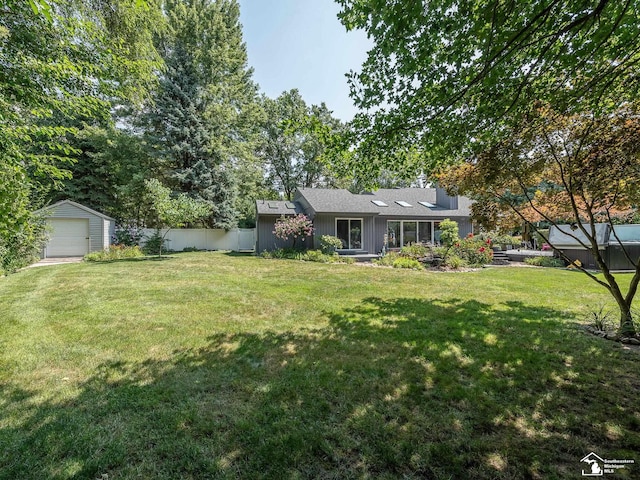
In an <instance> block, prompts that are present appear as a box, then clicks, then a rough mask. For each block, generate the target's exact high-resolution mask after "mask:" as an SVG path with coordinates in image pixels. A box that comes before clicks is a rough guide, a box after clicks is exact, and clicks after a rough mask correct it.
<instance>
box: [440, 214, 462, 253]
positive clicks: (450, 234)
mask: <svg viewBox="0 0 640 480" xmlns="http://www.w3.org/2000/svg"><path fill="white" fill-rule="evenodd" d="M439 228H440V231H441V233H440V242H441V243H442V244H443V245H444V246H446V247H450V246H451V245H453V244H454V243H455V242H457V241H458V239H459V238H460V237H459V236H458V222H455V221H453V220H451V219H449V218H445V219H444V220H443V221H442V222H440V227H439Z"/></svg>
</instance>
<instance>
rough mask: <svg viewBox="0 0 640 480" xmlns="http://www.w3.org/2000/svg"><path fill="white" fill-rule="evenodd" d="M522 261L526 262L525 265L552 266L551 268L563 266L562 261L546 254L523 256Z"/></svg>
mask: <svg viewBox="0 0 640 480" xmlns="http://www.w3.org/2000/svg"><path fill="white" fill-rule="evenodd" d="M524 263H526V264H527V265H534V266H536V267H552V268H558V267H564V262H563V261H562V260H560V259H559V258H553V257H546V256H545V257H530V258H525V259H524Z"/></svg>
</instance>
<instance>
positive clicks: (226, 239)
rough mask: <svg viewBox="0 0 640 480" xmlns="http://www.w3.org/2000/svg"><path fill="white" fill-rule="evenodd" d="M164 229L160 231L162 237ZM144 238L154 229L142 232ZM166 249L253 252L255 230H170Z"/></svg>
mask: <svg viewBox="0 0 640 480" xmlns="http://www.w3.org/2000/svg"><path fill="white" fill-rule="evenodd" d="M165 232H167V230H166V229H161V230H160V234H161V235H164V234H165ZM143 233H144V234H145V235H146V236H151V235H153V234H154V233H155V230H154V229H150V228H146V229H144V230H143ZM165 240H166V243H165V246H166V248H169V249H171V250H175V251H177V252H179V251H181V250H184V249H185V248H193V247H195V248H197V249H198V250H233V251H234V252H242V251H253V250H254V249H255V245H256V230H255V228H234V229H232V230H229V231H226V230H222V229H212V228H181V229H178V228H176V229H171V230H169V232H168V233H167V235H166V237H165Z"/></svg>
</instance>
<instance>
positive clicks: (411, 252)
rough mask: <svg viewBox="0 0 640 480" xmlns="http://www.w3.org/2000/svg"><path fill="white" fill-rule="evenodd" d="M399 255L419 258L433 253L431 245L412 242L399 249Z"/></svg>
mask: <svg viewBox="0 0 640 480" xmlns="http://www.w3.org/2000/svg"><path fill="white" fill-rule="evenodd" d="M399 255H400V256H401V257H407V258H413V259H414V260H419V259H421V258H425V257H429V256H432V255H433V251H432V248H431V247H428V246H426V245H421V244H417V243H415V244H413V245H407V246H404V247H402V248H401V249H400V254H399Z"/></svg>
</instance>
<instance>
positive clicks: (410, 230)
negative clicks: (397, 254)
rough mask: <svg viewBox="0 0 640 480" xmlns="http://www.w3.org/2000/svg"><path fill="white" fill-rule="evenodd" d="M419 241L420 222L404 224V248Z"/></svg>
mask: <svg viewBox="0 0 640 480" xmlns="http://www.w3.org/2000/svg"><path fill="white" fill-rule="evenodd" d="M417 241H418V222H402V246H405V245H409V244H411V243H416V242H417Z"/></svg>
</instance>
